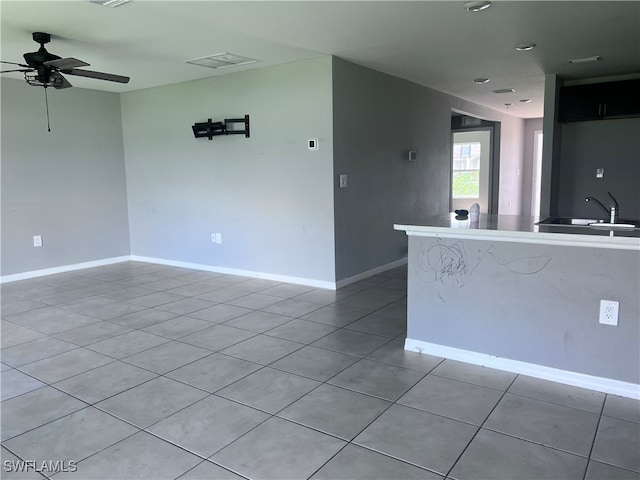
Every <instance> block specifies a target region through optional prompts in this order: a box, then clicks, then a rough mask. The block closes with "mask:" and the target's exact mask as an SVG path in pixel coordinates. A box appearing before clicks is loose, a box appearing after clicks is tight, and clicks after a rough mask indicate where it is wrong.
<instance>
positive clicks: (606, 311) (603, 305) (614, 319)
mask: <svg viewBox="0 0 640 480" xmlns="http://www.w3.org/2000/svg"><path fill="white" fill-rule="evenodd" d="M619 305H620V304H619V303H618V302H616V301H614V300H600V323H602V324H604V325H618V308H619Z"/></svg>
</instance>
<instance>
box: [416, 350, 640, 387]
mask: <svg viewBox="0 0 640 480" xmlns="http://www.w3.org/2000/svg"><path fill="white" fill-rule="evenodd" d="M404 349H405V350H409V351H411V352H418V353H425V354H428V355H434V356H436V357H443V358H448V359H451V360H458V361H461V362H466V363H471V364H473V365H480V366H483V367H489V368H495V369H498V370H504V371H507V372H512V373H518V374H522V375H528V376H530V377H536V378H541V379H544V380H550V381H552V382H559V383H564V384H566V385H572V386H574V387H581V388H588V389H589V390H597V391H599V392H604V393H611V394H613V395H620V396H622V397H627V398H634V399H636V400H640V385H636V384H635V383H629V382H622V381H620V380H613V379H610V378H603V377H595V376H592V375H585V374H583V373H577V372H569V371H566V370H560V369H557V368H551V367H545V366H543V365H537V364H534V363H527V362H521V361H518V360H511V359H508V358H502V357H495V356H492V355H487V354H486V353H478V352H472V351H469V350H461V349H459V348H453V347H447V346H445V345H438V344H435V343H429V342H423V341H421V340H414V339H411V338H407V339H406V340H405V343H404Z"/></svg>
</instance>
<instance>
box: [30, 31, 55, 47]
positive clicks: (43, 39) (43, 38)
mask: <svg viewBox="0 0 640 480" xmlns="http://www.w3.org/2000/svg"><path fill="white" fill-rule="evenodd" d="M33 41H34V42H36V43H39V44H40V45H44V44H45V43H49V42H50V41H51V35H50V34H49V33H44V32H33Z"/></svg>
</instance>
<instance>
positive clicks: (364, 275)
mask: <svg viewBox="0 0 640 480" xmlns="http://www.w3.org/2000/svg"><path fill="white" fill-rule="evenodd" d="M406 263H407V259H406V257H405V258H401V259H400V260H396V261H395V262H391V263H387V264H386V265H381V266H379V267H376V268H372V269H371V270H367V271H366V272H362V273H359V274H357V275H354V276H353V277H348V278H343V279H342V280H340V281H338V282H336V288H342V287H346V286H347V285H350V284H352V283H356V282H359V281H360V280H364V279H365V278H369V277H372V276H374V275H377V274H379V273H382V272H386V271H387V270H391V269H392V268H396V267H400V266H402V265H406Z"/></svg>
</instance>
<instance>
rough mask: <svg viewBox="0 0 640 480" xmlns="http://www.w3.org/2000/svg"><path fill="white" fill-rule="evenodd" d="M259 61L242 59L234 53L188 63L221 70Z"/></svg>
mask: <svg viewBox="0 0 640 480" xmlns="http://www.w3.org/2000/svg"><path fill="white" fill-rule="evenodd" d="M257 61H258V60H255V59H253V58H247V57H242V56H240V55H235V54H233V53H218V54H216V55H210V56H208V57H202V58H196V59H193V60H187V62H186V63H191V64H193V65H200V66H201V67H208V68H216V69H220V68H229V67H239V66H241V65H249V64H250V63H256V62H257Z"/></svg>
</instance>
